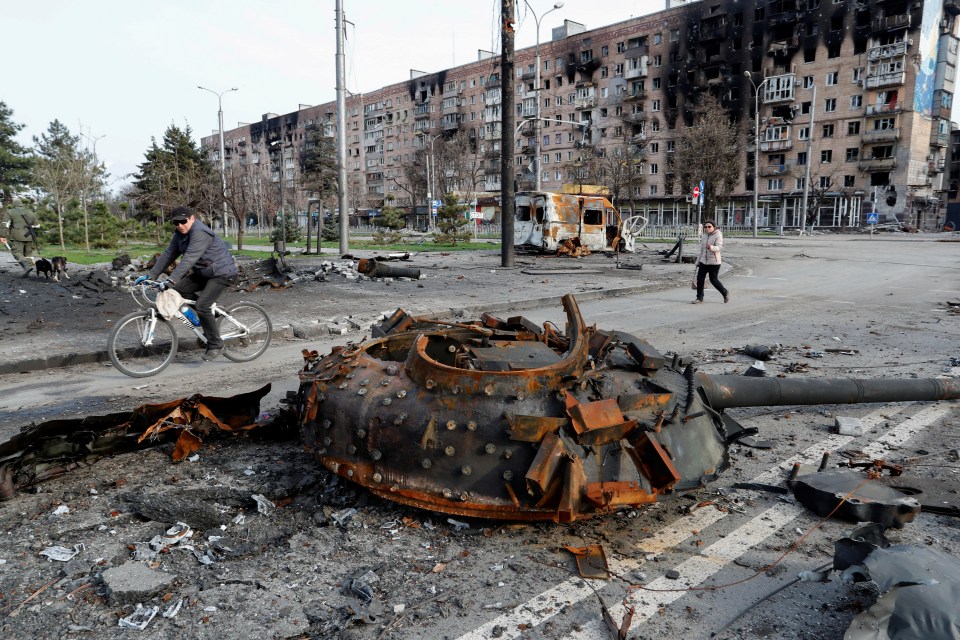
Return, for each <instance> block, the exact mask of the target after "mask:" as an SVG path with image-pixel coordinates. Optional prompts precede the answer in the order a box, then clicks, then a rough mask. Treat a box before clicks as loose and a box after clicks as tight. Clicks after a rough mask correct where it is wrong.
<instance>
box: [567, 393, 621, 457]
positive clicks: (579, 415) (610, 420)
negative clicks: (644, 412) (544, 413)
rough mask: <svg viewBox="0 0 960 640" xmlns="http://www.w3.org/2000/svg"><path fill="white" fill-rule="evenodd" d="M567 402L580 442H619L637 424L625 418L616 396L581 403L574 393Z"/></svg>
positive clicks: (585, 443) (595, 443) (596, 443)
mask: <svg viewBox="0 0 960 640" xmlns="http://www.w3.org/2000/svg"><path fill="white" fill-rule="evenodd" d="M565 402H566V406H567V413H568V414H569V415H570V423H571V424H572V425H573V428H574V430H575V431H576V432H577V436H578V437H577V442H579V443H580V444H583V445H600V444H610V443H611V442H618V441H620V440H623V439H624V438H625V437H626V436H627V434H629V433H630V432H631V431H633V429H634V427H636V426H637V421H636V420H624V418H623V413H622V412H621V411H620V407H619V405H618V404H617V400H616V398H606V399H604V400H597V401H596V402H585V403H581V402H578V401H577V399H576V398H574V397H573V395H571V394H567V397H566V400H565Z"/></svg>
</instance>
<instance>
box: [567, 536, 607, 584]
mask: <svg viewBox="0 0 960 640" xmlns="http://www.w3.org/2000/svg"><path fill="white" fill-rule="evenodd" d="M563 548H564V549H566V550H567V551H569V552H570V553H572V554H573V557H574V559H575V560H576V561H577V572H578V573H579V574H580V577H581V578H590V579H592V580H609V579H610V567H609V565H607V554H606V552H604V550H603V546H602V545H599V544H591V545H587V546H585V547H571V546H569V545H564V547H563Z"/></svg>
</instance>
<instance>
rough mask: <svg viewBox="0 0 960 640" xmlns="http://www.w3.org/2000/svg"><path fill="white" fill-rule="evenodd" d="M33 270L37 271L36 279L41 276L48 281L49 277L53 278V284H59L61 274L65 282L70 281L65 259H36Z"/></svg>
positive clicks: (58, 257)
mask: <svg viewBox="0 0 960 640" xmlns="http://www.w3.org/2000/svg"><path fill="white" fill-rule="evenodd" d="M34 268H36V270H37V277H38V278H39V277H40V276H43V277H44V278H46V279H47V280H49V279H50V276H51V275H52V276H53V281H54V282H60V275H61V274H62V275H63V277H64V278H66V279H67V280H69V279H70V274H68V273H67V259H66V258H64V257H63V256H57V257H56V258H50V259H49V260H47V259H46V258H37V260H36V262H35V263H34Z"/></svg>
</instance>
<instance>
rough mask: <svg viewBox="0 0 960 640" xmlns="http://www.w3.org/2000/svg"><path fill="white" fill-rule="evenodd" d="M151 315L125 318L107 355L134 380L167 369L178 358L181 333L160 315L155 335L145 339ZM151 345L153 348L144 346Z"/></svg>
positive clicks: (137, 313)
mask: <svg viewBox="0 0 960 640" xmlns="http://www.w3.org/2000/svg"><path fill="white" fill-rule="evenodd" d="M149 321H150V312H149V311H135V312H133V313H131V314H128V315H126V316H124V317H123V318H121V319H120V320H119V321H118V322H117V326H115V327H114V328H113V331H111V332H110V339H109V340H108V341H107V353H108V354H109V355H110V362H112V363H113V366H115V367H116V368H117V369H119V370H120V371H121V372H122V373H124V374H126V375H128V376H131V377H133V378H146V377H147V376H152V375H156V374H158V373H160V372H161V371H163V370H164V369H166V368H167V365H169V364H170V363H171V362H173V357H174V356H175V355H177V332H176V330H175V329H174V327H173V325H172V324H170V323H169V322H168V321H167V320H165V319H164V318H162V317H160V316H159V315H157V323H156V325H155V326H154V328H153V335H152V336H147V335H145V334H146V333H147V332H148V331H149V329H148V323H149ZM145 341H149V344H144V342H145Z"/></svg>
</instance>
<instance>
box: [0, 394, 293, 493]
mask: <svg viewBox="0 0 960 640" xmlns="http://www.w3.org/2000/svg"><path fill="white" fill-rule="evenodd" d="M269 391H270V385H269V384H268V385H265V386H264V387H262V388H260V389H258V390H256V391H252V392H250V393H244V394H240V395H236V396H232V397H229V398H217V397H212V396H202V395H199V394H196V395H193V396H190V397H189V398H181V399H179V400H173V401H171V402H166V403H164V404H153V405H150V404H146V405H142V406H140V407H137V408H136V409H134V410H132V411H125V412H120V413H112V414H108V415H104V416H88V417H86V418H77V419H73V420H51V421H49V422H43V423H40V424H37V425H33V426H30V427H27V428H26V429H24V430H23V431H21V432H20V433H18V434H17V435H15V436H13V437H12V438H11V439H9V440H7V441H6V442H2V443H0V501H3V500H9V499H11V498H12V497H13V496H14V494H15V492H16V490H17V489H21V488H23V487H26V486H29V485H32V484H35V483H37V482H40V481H42V480H46V479H48V478H52V477H55V476H58V475H61V474H63V473H66V472H67V471H70V470H71V469H76V468H78V467H80V466H83V465H89V464H92V463H93V462H95V461H96V460H97V459H98V458H99V457H101V456H104V455H108V454H115V453H123V452H127V451H133V450H136V449H143V448H147V447H152V446H155V445H157V444H161V443H165V442H175V446H174V451H173V459H174V460H181V459H183V458H185V457H186V456H188V455H190V454H191V453H193V452H194V451H195V450H197V449H198V448H199V447H200V446H201V444H202V439H203V438H205V437H207V436H208V435H212V434H213V433H215V432H218V431H219V432H224V433H231V432H232V433H236V432H242V431H248V430H251V429H256V428H259V427H263V426H265V425H264V423H261V422H258V421H257V418H258V416H259V411H260V400H261V399H262V398H263V397H264V396H265V395H266V394H267V393H269ZM278 428H279V427H278Z"/></svg>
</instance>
